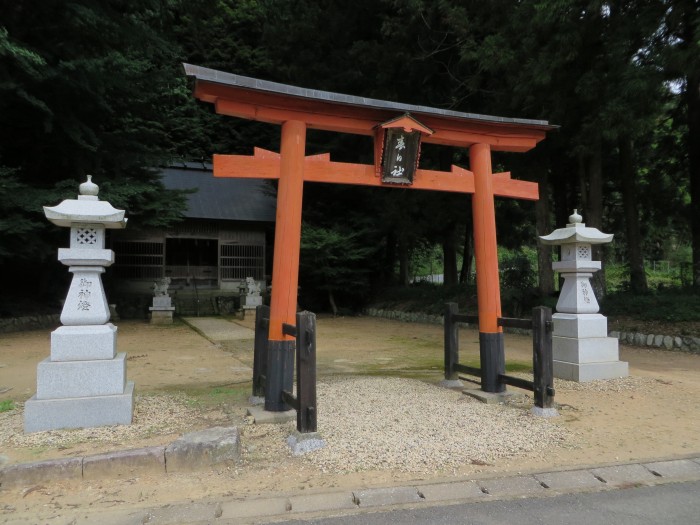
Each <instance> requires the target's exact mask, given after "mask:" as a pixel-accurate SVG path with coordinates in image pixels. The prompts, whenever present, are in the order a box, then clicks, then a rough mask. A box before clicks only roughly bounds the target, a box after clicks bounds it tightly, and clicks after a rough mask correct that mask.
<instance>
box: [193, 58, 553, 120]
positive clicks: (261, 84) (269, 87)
mask: <svg viewBox="0 0 700 525" xmlns="http://www.w3.org/2000/svg"><path fill="white" fill-rule="evenodd" d="M183 66H184V68H185V74H186V75H188V76H193V77H195V78H196V79H197V80H202V81H205V82H212V83H215V84H222V85H224V86H233V87H239V88H244V89H252V90H254V91H265V92H268V93H275V94H281V95H287V96H291V97H298V98H303V99H307V100H314V101H322V102H328V103H336V104H343V105H347V106H355V107H371V108H375V109H384V110H392V111H401V112H409V113H416V114H425V115H434V116H441V117H451V118H458V119H464V120H472V121H476V122H493V123H499V124H516V125H522V126H532V127H541V128H544V129H554V128H557V127H558V126H553V125H551V124H549V122H547V121H546V120H530V119H522V118H507V117H497V116H494V115H480V114H477V113H463V112H460V111H452V110H448V109H441V108H432V107H427V106H416V105H412V104H401V103H399V102H391V101H388V100H378V99H374V98H367V97H356V96H353V95H344V94H342V93H332V92H330V91H320V90H317V89H307V88H302V87H297V86H290V85H289V84H280V83H278V82H270V81H268V80H260V79H258V78H251V77H245V76H243V75H236V74H234V73H227V72H225V71H217V70H215V69H209V68H206V67H202V66H195V65H193V64H183Z"/></svg>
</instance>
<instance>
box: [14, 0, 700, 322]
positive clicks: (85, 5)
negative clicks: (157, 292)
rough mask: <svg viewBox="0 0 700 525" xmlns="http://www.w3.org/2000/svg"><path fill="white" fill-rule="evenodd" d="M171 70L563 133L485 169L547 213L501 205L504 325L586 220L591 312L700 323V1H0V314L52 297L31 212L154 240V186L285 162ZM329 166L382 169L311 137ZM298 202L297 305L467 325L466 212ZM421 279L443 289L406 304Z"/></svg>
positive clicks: (359, 149) (416, 203) (38, 220)
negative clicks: (89, 186) (121, 222)
mask: <svg viewBox="0 0 700 525" xmlns="http://www.w3.org/2000/svg"><path fill="white" fill-rule="evenodd" d="M183 62H189V63H193V64H197V65H201V66H206V67H210V68H214V69H220V70H223V71H228V72H233V73H237V74H242V75H246V76H251V77H256V78H262V79H266V80H272V81H277V82H282V83H286V84H293V85H297V86H302V87H309V88H314V89H321V90H327V91H335V92H339V93H346V94H352V95H358V96H367V97H372V98H378V99H383V100H392V101H398V102H403V103H410V104H421V105H426V106H431V107H438V108H445V109H451V110H457V111H463V112H472V113H480V114H491V115H500V116H507V117H519V118H532V119H543V120H548V121H549V122H550V123H552V124H556V125H558V126H560V128H559V129H558V130H556V131H553V132H550V133H549V134H548V136H547V138H546V139H545V140H544V141H543V142H542V143H540V144H539V145H538V147H537V148H535V149H534V150H533V151H532V152H530V153H528V154H517V155H507V154H501V155H498V156H496V157H495V159H494V164H495V165H494V171H500V170H504V171H505V170H507V171H511V172H512V174H513V176H514V177H515V178H520V179H525V180H531V181H536V182H538V183H539V185H540V195H541V198H540V200H539V201H538V202H536V203H533V202H525V201H516V200H506V199H498V200H497V228H498V242H499V246H500V249H501V252H500V256H501V271H502V285H503V289H504V291H503V294H504V306H505V307H506V309H507V310H512V311H514V312H516V313H517V312H518V311H522V310H523V308H526V307H528V306H530V305H534V304H538V303H542V302H544V303H547V302H549V303H550V304H553V303H552V297H553V296H554V295H556V291H557V288H558V284H557V282H556V279H555V276H554V274H553V273H552V271H551V261H552V259H553V256H555V255H554V254H553V253H552V250H551V248H548V247H545V246H540V245H538V244H537V242H536V238H537V235H544V234H547V233H549V232H551V231H552V230H554V229H555V228H557V227H562V226H563V225H564V224H566V223H567V222H568V216H569V215H570V214H571V213H572V211H573V209H574V208H577V209H578V210H579V212H580V213H582V215H583V217H584V221H585V222H586V223H587V224H588V225H589V226H593V227H596V228H599V229H601V230H602V231H604V232H606V233H614V234H615V241H614V243H613V244H612V245H609V246H608V247H606V248H605V249H604V250H602V251H601V252H600V253H598V254H597V255H596V257H599V258H601V259H602V260H604V266H605V268H606V272H601V276H602V275H606V276H607V278H601V279H599V280H598V282H597V283H596V286H597V289H598V293H599V295H600V297H603V296H605V301H603V304H604V308H606V307H607V308H608V309H609V310H611V311H612V310H614V309H615V308H618V309H621V310H622V311H624V312H632V310H634V309H635V308H636V309H637V313H638V314H639V315H650V312H651V311H652V310H654V311H655V312H657V314H658V315H661V316H667V317H669V319H667V320H671V321H673V320H676V321H684V320H685V321H693V320H695V321H700V292H698V290H699V289H700V2H698V1H697V0H637V1H607V2H606V1H600V0H521V1H517V2H516V1H512V0H490V1H488V2H483V1H472V0H355V1H353V2H347V1H341V0H238V1H236V0H129V1H127V0H121V1H120V0H75V1H69V0H64V1H61V0H45V1H42V2H35V1H31V0H17V1H13V2H2V3H1V4H0V289H1V290H2V292H1V293H0V315H2V316H7V315H16V314H17V312H20V313H21V312H22V309H23V308H25V309H36V308H38V307H39V305H46V307H48V308H51V307H52V306H55V305H57V304H58V301H59V300H60V299H61V298H62V297H63V296H64V295H65V289H66V278H67V277H66V275H65V274H66V272H65V269H64V268H61V267H60V265H59V264H58V263H56V261H55V253H56V248H57V246H60V245H63V244H62V242H63V241H62V237H61V236H60V234H61V232H58V231H57V230H58V229H57V228H55V227H52V226H51V225H50V223H48V221H46V220H45V218H44V216H43V212H42V206H43V205H53V204H56V203H57V202H59V201H60V200H61V199H64V198H74V194H75V188H76V186H77V184H78V183H79V182H81V181H82V180H84V177H85V175H86V174H88V173H90V174H92V175H94V177H95V180H96V181H98V183H99V185H100V187H101V192H100V197H101V198H102V199H105V200H109V201H110V202H111V203H112V204H113V205H114V206H115V207H117V208H122V209H125V210H126V211H127V216H128V217H129V227H130V228H134V229H138V228H149V227H153V226H167V225H169V224H173V223H174V222H176V221H178V220H179V218H180V214H181V212H182V210H183V208H184V205H185V196H184V195H183V194H182V193H178V192H172V191H166V190H165V189H164V188H163V187H162V184H161V183H160V180H159V178H158V175H157V173H158V169H159V168H161V167H163V166H166V165H168V164H169V163H171V162H173V161H182V160H208V159H210V158H211V155H212V154H213V153H241V154H250V153H251V152H252V147H253V146H259V147H263V148H267V149H271V150H277V151H278V150H279V149H278V148H279V129H278V127H276V126H269V125H265V124H260V123H254V122H248V121H240V120H234V119H231V118H226V117H220V116H218V115H215V114H213V112H212V109H211V107H209V105H203V104H200V103H199V102H197V101H196V100H195V99H194V97H193V96H192V86H191V83H190V81H189V80H188V79H187V78H186V77H185V75H184V72H183V69H182V63H183ZM319 152H330V153H331V156H332V158H334V160H339V161H352V162H365V163H370V162H371V159H372V148H371V142H370V141H369V139H368V138H366V137H358V136H350V135H338V134H331V133H326V132H318V131H310V132H309V135H308V143H307V154H314V153H319ZM453 163H454V164H460V165H462V166H468V154H467V152H466V151H463V150H459V149H456V148H445V147H443V148H437V147H433V148H431V147H429V146H426V147H424V148H423V152H422V157H421V165H422V167H427V168H434V169H449V165H450V164H453ZM304 191H305V194H304V201H305V207H304V216H303V219H304V231H303V241H302V242H303V253H302V259H301V265H302V266H301V276H300V283H301V286H302V291H303V293H302V297H305V299H306V301H307V302H308V306H307V305H304V306H307V307H312V308H328V306H329V305H332V308H333V310H335V311H337V310H338V308H339V305H340V308H341V309H342V306H347V307H352V308H359V307H361V306H363V305H365V304H367V302H369V301H374V302H377V301H380V302H381V301H382V300H384V301H389V302H390V300H389V299H390V298H391V299H392V300H398V301H400V300H401V298H402V297H403V298H405V299H407V300H408V299H409V298H410V300H415V299H416V298H418V299H420V298H423V299H424V300H426V301H427V302H428V303H436V302H439V301H441V300H443V299H446V298H450V297H456V296H459V297H462V298H463V299H462V300H461V301H460V302H462V303H464V302H465V301H466V302H467V303H469V298H470V297H471V295H470V293H471V291H473V282H472V280H473V275H472V239H471V228H472V225H471V206H470V197H469V196H464V195H452V194H444V193H438V192H412V191H405V190H396V189H392V190H381V189H379V190H378V189H367V188H359V187H350V186H336V185H324V184H316V185H312V184H307V185H306V188H305V190H304ZM426 273H430V274H432V273H440V274H442V275H444V280H443V283H442V284H441V285H439V286H434V285H428V284H412V285H411V282H412V281H413V280H414V277H415V276H417V275H420V274H426ZM465 288H466V292H467V293H464V291H465ZM606 288H607V289H606ZM310 291H314V292H313V293H310ZM304 293H306V296H304ZM426 297H427V299H425V298H426ZM630 297H632V298H633V299H632V300H630ZM463 306H465V307H470V306H474V303H471V305H470V304H466V305H463ZM428 307H429V306H428ZM659 312H660V313H659Z"/></svg>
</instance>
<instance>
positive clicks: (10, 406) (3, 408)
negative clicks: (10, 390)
mask: <svg viewBox="0 0 700 525" xmlns="http://www.w3.org/2000/svg"><path fill="white" fill-rule="evenodd" d="M14 409H15V402H14V401H12V400H11V399H4V400H3V401H0V413H2V412H9V411H10V410H14Z"/></svg>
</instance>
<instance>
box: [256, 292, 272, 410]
mask: <svg viewBox="0 0 700 525" xmlns="http://www.w3.org/2000/svg"><path fill="white" fill-rule="evenodd" d="M269 326H270V307H269V306H265V305H261V306H256V307H255V343H254V346H253V395H254V396H255V397H265V376H266V375H267V346H268V328H269Z"/></svg>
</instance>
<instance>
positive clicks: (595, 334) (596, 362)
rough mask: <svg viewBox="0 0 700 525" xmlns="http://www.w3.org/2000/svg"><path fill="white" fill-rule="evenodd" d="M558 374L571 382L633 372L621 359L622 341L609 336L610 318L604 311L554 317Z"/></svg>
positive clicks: (553, 343)
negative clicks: (603, 313) (620, 343)
mask: <svg viewBox="0 0 700 525" xmlns="http://www.w3.org/2000/svg"><path fill="white" fill-rule="evenodd" d="M552 320H553V321H554V332H553V335H552V353H553V357H554V377H556V378H558V379H566V380H568V381H578V382H585V381H593V380H596V379H613V378H616V377H627V376H628V375H629V370H628V364H627V363H626V362H624V361H620V360H619V359H620V352H619V348H618V341H617V339H616V338H614V337H608V336H607V335H608V320H607V318H606V317H605V316H603V315H600V314H565V313H557V314H554V315H553V316H552Z"/></svg>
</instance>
